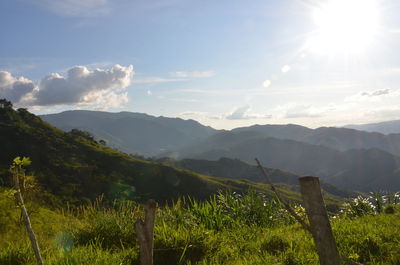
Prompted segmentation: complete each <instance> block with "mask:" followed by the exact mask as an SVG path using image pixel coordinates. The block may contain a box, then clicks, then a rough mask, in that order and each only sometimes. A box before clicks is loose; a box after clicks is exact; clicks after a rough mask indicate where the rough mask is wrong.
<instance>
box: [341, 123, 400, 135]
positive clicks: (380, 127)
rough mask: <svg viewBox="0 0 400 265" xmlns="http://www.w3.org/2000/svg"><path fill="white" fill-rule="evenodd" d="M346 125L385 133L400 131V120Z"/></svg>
mask: <svg viewBox="0 0 400 265" xmlns="http://www.w3.org/2000/svg"><path fill="white" fill-rule="evenodd" d="M344 127H345V128H350V129H356V130H361V131H367V132H379V133H383V134H391V133H400V120H395V121H384V122H378V123H368V124H351V125H346V126H344Z"/></svg>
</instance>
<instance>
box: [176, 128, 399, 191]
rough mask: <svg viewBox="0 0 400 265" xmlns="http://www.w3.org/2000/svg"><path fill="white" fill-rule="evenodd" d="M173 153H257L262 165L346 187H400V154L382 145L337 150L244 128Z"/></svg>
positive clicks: (246, 156)
mask: <svg viewBox="0 0 400 265" xmlns="http://www.w3.org/2000/svg"><path fill="white" fill-rule="evenodd" d="M243 135H244V136H247V137H243ZM226 139H227V140H226ZM220 143H222V144H220ZM173 155H174V157H175V158H180V159H182V158H195V159H208V160H218V159H219V158H221V157H228V158H237V159H240V160H243V161H245V162H249V163H254V158H255V157H257V158H259V159H260V160H261V162H262V163H263V166H266V167H271V168H279V169H282V170H288V171H291V172H294V173H296V174H300V175H315V176H319V177H322V178H325V179H327V180H328V181H329V182H330V183H332V184H335V185H337V186H338V187H341V188H345V189H355V190H359V191H371V190H399V189H400V182H399V179H400V158H399V157H397V156H394V155H392V154H390V153H388V152H385V151H382V150H379V149H359V150H348V151H338V150H335V149H332V148H329V147H325V146H322V145H313V144H309V143H304V142H299V141H294V140H283V139H277V138H273V137H266V136H264V135H260V134H258V133H257V132H248V131H242V132H237V133H234V132H222V133H218V134H216V135H213V136H211V137H209V138H207V139H203V140H202V141H201V142H200V143H198V144H197V145H192V146H190V147H187V148H185V149H182V150H180V151H179V152H175V153H173ZM371 183H373V184H371Z"/></svg>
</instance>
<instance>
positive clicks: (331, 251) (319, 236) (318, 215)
mask: <svg viewBox="0 0 400 265" xmlns="http://www.w3.org/2000/svg"><path fill="white" fill-rule="evenodd" d="M299 181H300V190H301V195H302V197H303V201H304V206H305V208H306V211H307V215H308V219H309V221H310V227H311V233H312V235H313V238H314V242H315V244H316V246H317V252H318V256H319V262H320V264H321V265H340V257H339V252H338V250H337V247H336V242H335V239H334V237H333V233H332V228H331V224H330V223H329V218H328V214H327V212H326V208H325V204H324V200H323V198H322V193H321V187H320V185H319V179H318V178H317V177H311V176H307V177H301V178H299Z"/></svg>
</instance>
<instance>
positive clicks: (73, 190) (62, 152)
mask: <svg viewBox="0 0 400 265" xmlns="http://www.w3.org/2000/svg"><path fill="white" fill-rule="evenodd" d="M0 138H1V139H2V149H1V159H0V180H1V183H2V185H8V186H9V185H10V183H9V180H10V175H9V172H8V168H9V166H10V165H11V162H12V160H13V159H14V158H15V157H17V156H26V157H30V159H31V161H32V165H31V166H30V167H29V168H28V172H29V173H30V174H33V175H34V176H35V177H36V179H37V180H38V183H39V184H40V187H41V188H42V189H43V191H47V192H49V193H50V194H49V195H51V194H52V195H56V196H55V197H54V196H53V197H52V198H50V199H55V200H58V201H60V200H67V201H69V202H76V203H82V202H84V201H86V202H89V201H93V200H94V199H95V198H96V197H98V196H100V195H101V194H104V195H105V196H106V198H107V200H110V201H111V200H113V199H131V200H136V201H144V200H146V199H148V198H152V199H156V200H157V201H159V202H162V203H165V202H166V201H171V200H173V199H176V198H178V197H180V196H191V197H193V198H197V199H207V198H209V196H210V195H212V194H215V193H216V192H217V191H219V190H227V189H229V190H232V191H244V190H247V189H249V188H251V189H255V190H267V189H266V185H262V184H255V183H251V182H248V181H242V180H231V179H227V178H213V177H208V176H205V175H201V174H198V173H194V172H192V171H188V170H184V169H177V168H173V167H171V166H168V165H165V164H162V163H158V162H151V161H143V160H140V159H136V158H133V157H131V156H129V155H127V154H124V153H121V152H118V151H116V150H114V149H111V148H109V147H106V146H103V145H100V144H98V143H97V142H96V141H95V140H94V139H93V138H91V136H90V135H89V134H87V133H85V132H82V131H79V130H72V131H71V132H64V131H61V130H59V129H56V128H54V127H52V126H50V125H49V124H47V123H45V122H43V121H42V120H41V119H40V118H39V117H37V116H35V115H33V114H31V113H29V112H28V111H26V110H25V109H19V110H18V111H15V110H13V109H11V108H9V109H5V108H0ZM282 192H283V194H284V196H287V197H288V198H293V199H295V200H297V201H298V200H299V199H300V196H299V194H298V193H295V192H293V191H290V190H289V189H282ZM269 194H271V192H269ZM271 196H272V194H271ZM50 197H51V196H50ZM331 198H332V200H331V202H332V204H337V201H338V200H337V199H336V198H333V197H331ZM48 199H49V198H48Z"/></svg>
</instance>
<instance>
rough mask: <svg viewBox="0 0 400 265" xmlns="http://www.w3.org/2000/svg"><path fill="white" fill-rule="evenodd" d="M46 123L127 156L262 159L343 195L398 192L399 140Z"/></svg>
mask: <svg viewBox="0 0 400 265" xmlns="http://www.w3.org/2000/svg"><path fill="white" fill-rule="evenodd" d="M42 117H43V119H44V120H46V121H48V122H50V123H51V124H53V125H55V126H57V127H59V128H61V129H64V130H66V129H72V128H79V129H84V130H88V131H89V132H92V133H93V134H94V135H95V136H96V137H97V138H99V139H105V140H106V141H107V145H108V146H111V147H114V148H117V149H119V150H122V151H124V152H127V153H133V154H135V153H139V154H141V155H145V156H153V157H154V156H156V157H163V156H169V157H173V158H175V159H179V160H181V159H185V158H192V159H206V160H218V159H220V158H221V157H227V158H233V159H234V158H238V159H240V160H242V161H244V162H248V163H253V161H254V158H255V157H258V158H259V159H260V160H261V161H262V162H263V163H264V164H265V166H267V167H271V168H279V169H282V170H287V171H291V172H293V173H295V174H300V175H315V176H319V177H322V178H324V179H326V180H327V181H329V183H331V184H334V185H337V186H338V187H340V188H344V189H351V190H359V191H371V190H392V191H397V190H400V169H399V168H400V158H399V157H398V156H397V155H400V134H390V135H384V134H381V133H371V132H365V131H359V130H355V129H348V128H336V127H321V128H317V129H310V128H307V127H304V126H300V125H295V124H288V125H253V126H249V127H242V128H236V129H233V130H231V131H226V130H220V131H218V130H215V129H212V128H210V127H206V126H203V125H201V124H200V123H198V122H195V121H191V120H182V119H179V118H164V117H153V116H150V115H146V114H139V113H129V112H121V113H106V112H93V111H69V112H63V113H60V114H53V115H46V116H42ZM366 169H368V170H366Z"/></svg>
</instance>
